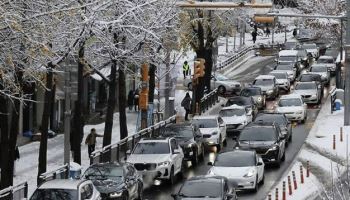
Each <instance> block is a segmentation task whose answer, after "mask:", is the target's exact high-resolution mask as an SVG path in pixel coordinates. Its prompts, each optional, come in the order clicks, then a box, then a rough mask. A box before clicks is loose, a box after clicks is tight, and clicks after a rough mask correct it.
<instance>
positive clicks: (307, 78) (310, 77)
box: [298, 74, 324, 98]
mask: <svg viewBox="0 0 350 200" xmlns="http://www.w3.org/2000/svg"><path fill="white" fill-rule="evenodd" d="M298 81H299V82H313V81H314V82H315V83H316V85H317V89H318V90H320V91H319V92H320V93H321V98H322V97H323V93H324V92H323V89H324V83H323V81H322V77H321V75H319V74H301V75H300V77H299V80H298Z"/></svg>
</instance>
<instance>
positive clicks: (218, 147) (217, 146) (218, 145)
mask: <svg viewBox="0 0 350 200" xmlns="http://www.w3.org/2000/svg"><path fill="white" fill-rule="evenodd" d="M216 150H217V152H220V150H221V136H220V138H219V144H217V145H216Z"/></svg>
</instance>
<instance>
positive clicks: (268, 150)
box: [237, 122, 286, 167]
mask: <svg viewBox="0 0 350 200" xmlns="http://www.w3.org/2000/svg"><path fill="white" fill-rule="evenodd" d="M285 144H286V140H285V137H284V135H283V134H282V131H281V129H280V127H279V126H278V124H276V123H263V122H254V123H251V124H249V125H248V126H246V127H245V128H244V129H243V130H242V132H241V134H240V135H239V137H238V142H237V147H238V148H241V149H254V150H255V151H256V152H257V153H258V154H259V155H260V156H261V157H262V159H263V161H264V163H275V164H276V165H277V167H279V166H280V164H281V161H284V160H285V158H286V156H285V155H286V154H285V153H286V151H285V148H286V145H285Z"/></svg>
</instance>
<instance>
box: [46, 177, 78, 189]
mask: <svg viewBox="0 0 350 200" xmlns="http://www.w3.org/2000/svg"><path fill="white" fill-rule="evenodd" d="M82 182H84V180H75V179H54V180H50V181H46V182H44V183H43V184H41V185H40V187H39V189H71V190H76V189H77V188H78V186H79V185H80V184H81V183H82Z"/></svg>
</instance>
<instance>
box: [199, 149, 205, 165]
mask: <svg viewBox="0 0 350 200" xmlns="http://www.w3.org/2000/svg"><path fill="white" fill-rule="evenodd" d="M204 157H205V149H204V146H202V153H201V156H200V159H201V161H204Z"/></svg>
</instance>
